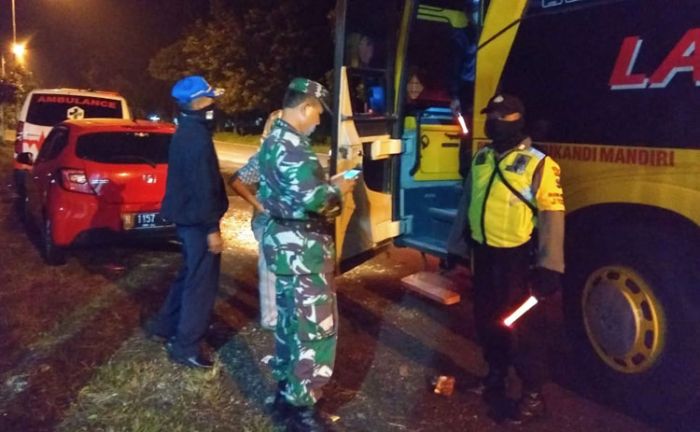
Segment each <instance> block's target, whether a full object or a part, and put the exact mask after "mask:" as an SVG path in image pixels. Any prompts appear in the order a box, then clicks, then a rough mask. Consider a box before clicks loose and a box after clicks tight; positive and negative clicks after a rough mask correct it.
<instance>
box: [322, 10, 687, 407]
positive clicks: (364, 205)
mask: <svg viewBox="0 0 700 432" xmlns="http://www.w3.org/2000/svg"><path fill="white" fill-rule="evenodd" d="M671 3H672V4H671ZM696 3H697V2H696V1H693V0H678V1H674V2H668V1H664V0H529V1H528V0H490V1H487V0H460V1H458V0H429V1H418V0H386V1H382V2H377V1H369V0H339V1H338V2H337V6H336V12H335V19H336V33H335V34H336V57H335V69H334V71H335V75H334V84H333V85H334V94H335V106H334V107H333V108H334V112H335V113H336V115H335V118H334V126H333V149H332V158H331V170H332V172H338V171H343V170H345V169H349V168H355V167H358V166H359V167H361V169H362V171H363V176H362V182H361V186H362V187H358V188H357V189H356V191H355V193H354V195H353V198H352V199H349V200H347V201H346V203H345V205H346V211H345V212H344V213H343V216H342V218H341V219H339V220H338V221H337V222H336V238H337V246H338V255H339V259H340V265H341V268H342V267H348V266H350V265H352V264H354V263H358V262H361V261H362V260H363V259H365V258H366V257H367V256H370V255H371V254H372V252H373V251H375V250H377V249H378V248H380V247H382V246H383V245H386V244H387V243H390V242H393V243H394V244H397V245H399V246H405V247H411V248H414V249H416V250H420V251H422V252H425V253H428V254H432V255H435V256H438V257H440V258H443V259H447V258H448V257H449V256H450V254H449V253H448V249H447V238H448V234H449V232H450V228H451V226H452V224H453V223H454V220H455V215H456V214H457V211H458V210H459V208H458V203H459V197H460V195H461V187H462V179H463V176H464V175H465V172H464V171H465V168H468V166H469V160H470V157H471V154H473V153H474V151H475V149H477V148H479V147H480V146H482V145H484V144H485V143H486V142H487V140H486V138H485V134H484V127H483V126H484V118H483V116H481V115H479V114H478V113H479V111H480V110H481V108H482V107H484V106H485V105H486V102H487V100H488V99H489V98H490V97H491V96H492V95H493V94H494V93H495V92H496V91H503V92H507V93H512V94H516V95H518V96H519V97H520V98H521V99H522V100H523V101H524V103H525V107H526V114H525V118H526V124H527V128H528V130H527V132H528V134H529V135H530V136H531V137H532V138H533V141H534V142H535V143H536V145H537V146H538V147H539V148H540V149H541V150H543V151H545V152H546V153H548V154H549V155H551V156H552V157H553V158H554V159H555V160H557V161H558V162H559V164H560V165H561V168H562V182H563V187H564V192H565V200H566V207H567V221H566V225H567V229H566V274H565V290H564V296H563V297H564V305H563V307H564V311H565V317H566V324H567V327H568V330H569V331H568V332H567V334H568V335H569V341H570V344H571V346H572V348H573V352H574V353H575V354H574V355H573V356H572V358H571V359H566V361H572V362H573V363H572V365H571V367H572V368H578V369H579V370H581V373H587V374H588V376H589V377H590V379H588V380H587V381H588V382H590V383H592V384H594V385H595V386H597V387H599V388H600V389H601V390H604V392H603V393H604V394H605V395H607V396H608V397H609V399H610V400H616V401H620V400H624V401H625V402H626V404H627V405H628V406H630V407H632V408H635V409H637V410H639V411H643V412H645V413H647V414H649V415H656V414H663V413H667V412H669V411H680V410H683V409H684V408H688V407H689V406H690V404H691V403H692V402H693V401H695V400H697V396H698V395H700V390H699V389H700V362H698V360H697V359H698V358H700V357H698V355H699V354H700V338H698V335H700V254H699V252H700V229H698V224H699V223H700V176H699V175H698V173H699V171H700V121H697V116H698V113H700V8H698V6H697V4H696ZM362 41H364V42H362ZM368 46H369V47H370V48H371V49H369V51H371V52H369V53H368ZM358 58H360V59H361V61H358ZM456 101H459V102H460V103H459V110H460V112H461V113H462V114H463V116H464V117H465V118H466V126H467V128H468V129H469V130H468V131H467V132H464V131H463V130H462V128H461V127H460V125H459V124H458V122H457V119H456V117H455V115H454V112H455V111H454V110H453V109H454V108H455V107H457V104H456ZM451 108H453V109H451ZM466 258H467V259H468V257H466ZM562 361H564V360H562ZM660 401H663V403H660Z"/></svg>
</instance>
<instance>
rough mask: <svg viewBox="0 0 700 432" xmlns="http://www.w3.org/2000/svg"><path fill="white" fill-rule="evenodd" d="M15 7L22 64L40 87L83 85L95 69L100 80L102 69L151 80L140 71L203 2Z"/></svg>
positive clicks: (124, 0) (2, 21)
mask: <svg viewBox="0 0 700 432" xmlns="http://www.w3.org/2000/svg"><path fill="white" fill-rule="evenodd" d="M11 5H12V2H11V0H0V38H2V46H3V47H4V50H8V49H9V45H10V43H11V42H12V13H11V11H12V9H11ZM15 5H16V17H17V39H18V41H23V40H26V41H27V47H28V52H27V60H28V62H27V68H28V69H29V70H30V71H31V72H32V73H33V74H34V77H35V79H36V81H37V82H38V84H39V85H40V86H43V87H58V86H67V87H79V88H85V87H87V84H86V76H89V75H90V74H91V73H93V71H94V70H98V69H99V70H101V71H102V72H101V73H100V74H99V75H100V78H102V77H103V76H104V70H105V69H107V70H108V71H110V72H111V71H113V72H114V74H113V76H118V77H119V79H121V77H123V78H124V79H127V80H134V81H140V82H143V80H146V81H154V80H151V78H150V77H149V75H148V72H147V70H146V69H147V67H148V61H149V60H150V58H151V57H153V56H154V55H155V53H156V52H157V51H158V50H159V49H160V48H163V47H165V46H167V45H169V44H171V43H173V42H174V41H175V40H177V39H178V38H179V37H181V36H182V34H183V32H184V30H185V28H186V26H188V25H189V24H190V23H192V22H193V21H194V20H195V19H197V18H198V17H203V16H205V15H206V14H207V12H208V11H209V1H208V0H15ZM5 55H6V58H7V56H8V55H9V54H8V53H7V51H5ZM96 65H99V66H98V67H96ZM110 75H112V74H111V73H110ZM100 78H98V79H97V81H98V82H99V81H101V80H102V81H104V78H102V79H100ZM111 78H113V77H111ZM156 85H159V84H158V83H155V82H154V86H156ZM159 87H161V88H159V89H158V91H162V84H160V85H159Z"/></svg>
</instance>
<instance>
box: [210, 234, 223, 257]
mask: <svg viewBox="0 0 700 432" xmlns="http://www.w3.org/2000/svg"><path fill="white" fill-rule="evenodd" d="M207 246H209V252H211V253H213V254H215V255H218V254H220V253H221V252H223V251H224V241H223V239H222V238H221V233H220V232H219V231H216V232H213V233H209V234H207Z"/></svg>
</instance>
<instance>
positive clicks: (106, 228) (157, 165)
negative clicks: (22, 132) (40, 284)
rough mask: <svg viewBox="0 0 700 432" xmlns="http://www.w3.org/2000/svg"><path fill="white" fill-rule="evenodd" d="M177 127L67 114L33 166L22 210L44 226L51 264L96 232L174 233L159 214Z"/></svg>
mask: <svg viewBox="0 0 700 432" xmlns="http://www.w3.org/2000/svg"><path fill="white" fill-rule="evenodd" d="M174 132H175V126H174V125H172V124H168V123H152V122H147V121H133V120H122V119H84V120H68V121H65V122H63V123H60V124H58V125H56V126H55V127H54V128H53V129H52V131H51V133H49V135H48V136H47V137H46V140H45V141H44V145H43V146H42V148H41V150H40V151H39V154H38V155H37V157H36V160H32V159H33V158H32V156H31V153H21V154H20V155H18V161H20V162H22V163H28V164H30V165H32V173H31V177H30V181H29V182H28V184H27V198H26V201H25V207H24V216H25V218H26V220H27V221H28V222H30V226H36V227H40V231H41V240H42V241H41V243H42V245H41V246H42V247H41V248H42V254H43V256H44V258H45V259H46V262H47V263H49V264H51V265H58V264H62V263H63V262H65V257H64V251H63V248H65V247H66V246H69V245H71V244H72V243H74V242H76V241H79V240H83V239H86V238H89V237H90V236H91V235H92V234H97V233H115V232H116V233H123V234H126V233H127V232H128V233H129V234H131V233H133V234H136V235H150V234H159V235H160V234H172V233H174V229H173V226H172V225H169V224H168V223H166V222H165V221H163V220H162V219H161V218H160V216H159V213H158V212H159V210H160V204H161V200H162V198H163V195H164V193H165V181H166V175H167V168H168V165H167V164H168V148H169V145H170V139H171V137H172V134H173V133H174Z"/></svg>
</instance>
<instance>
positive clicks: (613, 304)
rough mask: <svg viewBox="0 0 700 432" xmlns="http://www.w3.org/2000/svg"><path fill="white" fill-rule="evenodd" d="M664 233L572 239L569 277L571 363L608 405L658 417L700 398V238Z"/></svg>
mask: <svg viewBox="0 0 700 432" xmlns="http://www.w3.org/2000/svg"><path fill="white" fill-rule="evenodd" d="M589 226H594V227H598V229H600V227H604V226H605V225H599V224H596V225H593V224H591V225H589ZM665 226H667V225H661V226H659V225H655V226H654V225H644V226H641V225H640V226H636V227H635V226H630V225H627V226H625V227H621V228H619V226H614V227H613V228H611V229H609V230H608V231H607V232H600V233H596V234H594V235H591V233H590V232H588V233H587V234H586V235H580V236H579V237H578V238H571V239H568V238H567V273H566V276H565V279H564V280H565V291H564V308H565V317H566V323H567V327H568V330H569V335H570V337H571V338H572V341H573V344H572V345H573V349H574V353H573V358H572V361H573V362H576V363H578V365H577V366H578V367H579V370H581V371H584V372H585V374H586V377H585V378H586V383H588V384H590V385H592V387H593V390H595V393H596V395H597V396H601V397H602V398H603V399H604V400H605V401H606V402H612V403H613V404H614V405H618V406H620V407H621V408H623V409H627V410H631V411H632V412H633V413H637V414H642V415H644V416H646V417H649V418H655V419H658V418H665V417H667V416H669V415H673V414H679V413H683V412H685V411H687V410H688V409H690V408H691V406H692V405H693V403H694V401H696V400H697V398H698V396H700V362H698V359H699V358H700V357H699V356H700V340H699V339H698V335H700V318H699V317H700V313H699V312H698V311H699V308H700V301H699V297H700V296H699V292H700V289H699V288H700V287H698V286H697V283H698V280H699V278H698V273H697V272H698V269H696V268H693V267H694V266H693V265H692V263H694V262H696V260H697V257H698V256H699V255H698V250H697V248H698V246H697V245H698V243H697V242H696V241H695V240H696V239H697V233H696V232H695V233H694V235H691V236H690V237H688V236H684V235H682V233H678V232H676V233H669V232H668V231H658V230H661V229H664V227H665ZM655 228H656V229H658V230H657V231H655V230H654V229H655ZM694 285H695V286H694Z"/></svg>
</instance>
